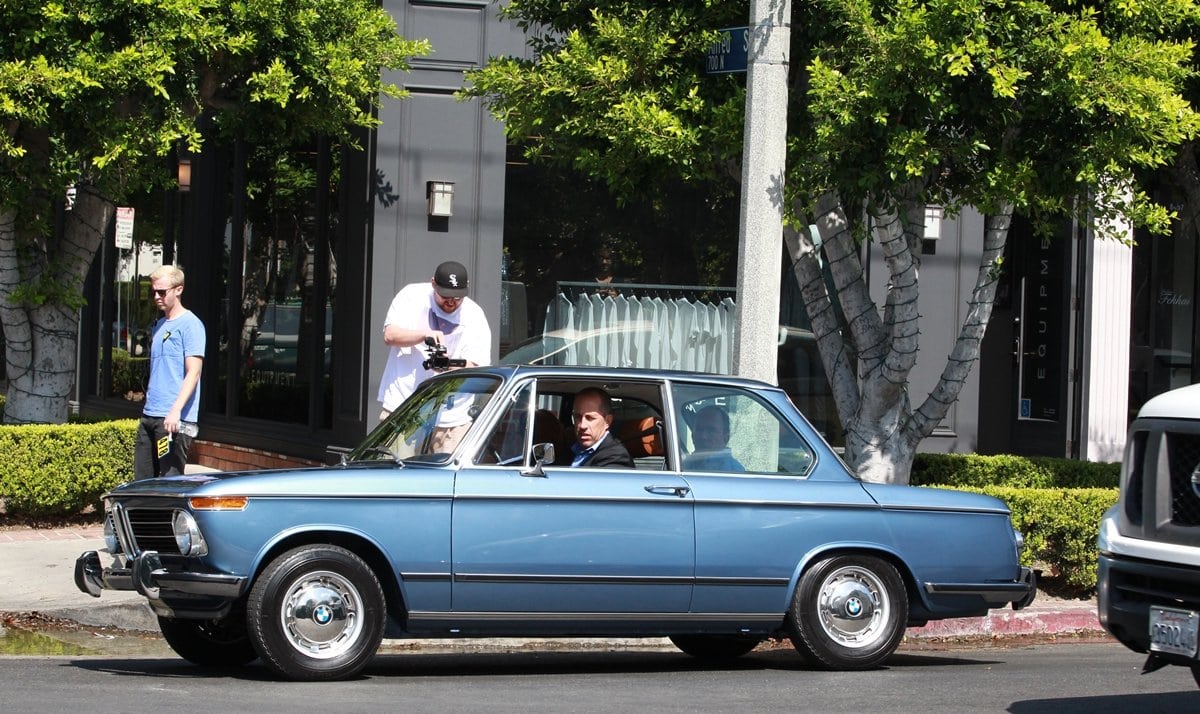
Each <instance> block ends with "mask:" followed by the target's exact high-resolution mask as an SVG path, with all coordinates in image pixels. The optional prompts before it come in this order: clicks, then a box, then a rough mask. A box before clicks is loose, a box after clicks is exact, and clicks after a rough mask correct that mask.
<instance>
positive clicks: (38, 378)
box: [0, 186, 114, 424]
mask: <svg viewBox="0 0 1200 714" xmlns="http://www.w3.org/2000/svg"><path fill="white" fill-rule="evenodd" d="M113 212H114V211H113V204H112V202H111V201H108V200H107V199H104V198H103V197H101V196H100V195H99V194H98V193H96V192H95V190H94V189H92V188H91V187H86V186H81V187H79V188H78V190H77V195H76V199H75V206H74V209H73V210H71V211H69V212H67V213H66V217H65V221H64V227H63V235H62V238H61V240H60V241H57V242H56V241H55V240H54V236H47V235H26V234H24V233H23V232H22V231H21V230H19V229H18V228H17V221H16V215H15V214H14V213H10V212H3V213H0V321H2V322H3V325H4V337H5V343H6V347H7V349H6V367H7V371H8V392H7V397H6V402H5V407H4V421H5V423H7V424H33V423H42V424H61V423H63V422H65V421H66V420H67V415H68V402H69V401H70V399H71V397H72V394H73V391H74V384H75V371H76V351H77V345H78V336H79V307H80V306H81V304H82V299H81V297H80V296H81V295H82V294H83V281H84V278H85V277H86V275H87V270H88V267H89V266H90V265H91V261H92V260H93V258H94V257H95V255H96V251H97V250H98V249H99V248H100V241H101V239H102V238H103V236H104V232H105V230H106V228H107V227H108V223H109V221H111V220H112V217H113ZM43 296H44V297H45V299H41V298H42V297H43Z"/></svg>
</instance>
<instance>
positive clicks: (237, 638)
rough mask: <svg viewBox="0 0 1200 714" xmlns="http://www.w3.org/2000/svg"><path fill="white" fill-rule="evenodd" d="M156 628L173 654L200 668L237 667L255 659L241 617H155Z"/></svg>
mask: <svg viewBox="0 0 1200 714" xmlns="http://www.w3.org/2000/svg"><path fill="white" fill-rule="evenodd" d="M158 629H159V630H161V631H162V636H163V639H164V640H166V641H167V644H168V645H170V646H171V649H173V650H175V654H177V655H179V656H180V657H182V658H184V659H186V660H187V661H188V662H191V663H192V664H197V665H200V666H201V667H238V666H241V665H243V664H246V663H248V662H253V661H254V660H256V659H258V652H257V651H256V650H255V649H254V644H253V643H251V642H250V636H249V634H248V633H247V632H246V620H245V618H244V617H241V616H231V617H226V618H224V619H221V620H180V619H177V618H173V617H159V618H158Z"/></svg>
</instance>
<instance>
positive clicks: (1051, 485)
mask: <svg viewBox="0 0 1200 714" xmlns="http://www.w3.org/2000/svg"><path fill="white" fill-rule="evenodd" d="M1120 475H1121V465H1120V464H1116V463H1112V464H1097V463H1091V462H1087V461H1074V460H1072V459H1056V458H1050V457H1026V456H1012V455H1001V456H980V455H978V454H918V455H917V458H916V459H915V460H914V462H913V470H912V483H913V485H918V486H939V487H946V488H954V489H958V490H961V491H974V492H976V493H986V494H988V495H989V496H995V497H997V498H999V499H1000V500H1002V501H1004V502H1005V503H1006V504H1007V505H1008V507H1009V509H1010V510H1011V511H1012V518H1013V525H1014V526H1015V527H1016V529H1017V530H1019V531H1021V533H1022V534H1023V535H1024V536H1025V552H1024V553H1023V554H1022V557H1021V561H1022V563H1023V564H1024V565H1029V566H1032V567H1035V568H1040V569H1042V571H1043V574H1044V575H1051V576H1055V577H1059V578H1061V579H1062V583H1063V584H1064V585H1065V586H1066V587H1067V589H1068V590H1069V591H1071V592H1072V593H1074V594H1076V595H1080V596H1083V595H1088V594H1090V593H1091V592H1092V591H1093V590H1095V588H1096V558H1097V555H1098V554H1097V552H1096V535H1097V533H1098V531H1099V527H1100V518H1101V517H1102V516H1103V515H1104V512H1105V511H1106V510H1108V509H1109V507H1110V506H1112V505H1114V504H1115V503H1116V502H1117V497H1118V495H1119V491H1118V489H1117V485H1118V482H1119V480H1120Z"/></svg>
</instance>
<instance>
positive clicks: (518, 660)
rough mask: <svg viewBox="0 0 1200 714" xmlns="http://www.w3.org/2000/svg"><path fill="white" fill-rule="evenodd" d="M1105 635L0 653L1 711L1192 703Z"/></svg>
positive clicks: (1082, 708) (1092, 713) (953, 708)
mask: <svg viewBox="0 0 1200 714" xmlns="http://www.w3.org/2000/svg"><path fill="white" fill-rule="evenodd" d="M1141 662H1142V657H1141V656H1140V655H1137V654H1135V653H1132V652H1129V651H1127V650H1125V649H1124V648H1122V647H1121V646H1119V645H1116V644H1111V643H1070V644H1041V645H1031V646H1020V647H1014V648H977V649H949V650H944V651H936V650H919V651H912V650H901V651H900V652H899V653H898V654H897V655H895V656H894V657H893V658H892V659H891V660H890V661H889V662H888V664H887V666H886V667H884V668H882V669H878V670H874V671H870V672H858V673H850V672H821V671H816V670H812V669H809V668H807V667H805V666H804V665H803V664H802V663H801V662H800V660H799V659H798V657H797V656H796V655H795V654H794V653H792V652H789V651H787V650H784V649H779V650H769V651H758V652H755V653H753V654H751V655H750V656H748V657H746V658H743V659H742V660H739V661H738V662H737V663H736V664H734V665H730V666H722V667H714V666H705V665H702V664H700V663H698V662H696V661H695V660H693V659H691V658H689V657H687V656H685V655H683V654H680V653H677V652H669V651H633V652H631V651H621V652H603V651H595V652H551V651H537V652H507V653H505V652H486V653H464V652H451V653H439V654H433V653H411V652H408V653H385V654H381V655H379V656H377V657H376V658H375V660H374V661H373V662H372V663H371V665H370V666H369V667H368V668H367V669H366V671H365V672H364V673H363V675H362V676H361V677H360V678H358V679H356V680H353V681H349V682H333V683H282V682H278V681H275V680H273V679H272V678H271V677H270V676H269V675H268V672H267V671H266V670H265V669H264V668H263V667H262V666H260V665H258V664H254V665H250V666H248V667H245V668H240V669H231V670H216V671H212V670H209V671H205V670H199V669H197V668H195V667H192V666H190V665H187V664H186V663H184V662H182V661H181V660H178V659H174V658H170V657H162V656H157V655H150V656H128V657H124V656H113V655H101V656H65V657H63V656H55V657H0V675H2V676H3V682H4V685H3V695H2V698H3V705H4V709H5V710H6V711H12V712H62V711H117V712H124V711H145V710H147V709H149V708H153V710H155V711H192V712H209V711H211V712H243V711H254V712H255V713H256V714H261V713H263V712H277V711H278V712H295V711H317V710H320V711H337V712H339V713H341V712H369V711H385V710H392V711H395V710H402V711H415V712H426V711H428V712H441V711H455V712H475V711H480V712H483V711H486V712H531V711H555V712H560V711H573V712H624V711H655V712H657V711H712V712H725V711H728V712H757V711H792V712H796V711H803V712H921V713H922V714H927V713H934V712H956V713H957V712H1018V713H1021V714H1041V713H1046V714H1070V713H1072V712H1086V713H1087V714H1104V713H1105V712H1122V713H1124V712H1136V713H1137V714H1153V713H1155V712H1164V713H1170V714H1183V713H1184V712H1196V711H1200V688H1197V686H1196V683H1195V682H1194V680H1193V679H1192V676H1191V674H1190V673H1189V672H1188V671H1186V670H1183V669H1180V668H1168V669H1166V670H1162V671H1159V672H1155V673H1153V674H1148V675H1141V674H1140V673H1139V672H1140V668H1141Z"/></svg>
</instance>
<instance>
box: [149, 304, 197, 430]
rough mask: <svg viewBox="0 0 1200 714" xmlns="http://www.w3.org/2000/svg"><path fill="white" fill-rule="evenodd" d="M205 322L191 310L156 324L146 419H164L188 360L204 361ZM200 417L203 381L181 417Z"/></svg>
mask: <svg viewBox="0 0 1200 714" xmlns="http://www.w3.org/2000/svg"><path fill="white" fill-rule="evenodd" d="M204 340H205V332H204V323H203V322H201V321H200V318H198V317H196V315H195V313H193V312H192V311H191V310H185V311H184V313H183V314H182V315H180V316H179V317H177V318H175V319H173V320H168V319H166V318H165V317H163V318H160V319H159V320H158V322H156V323H154V331H153V334H152V335H151V337H150V385H149V387H147V389H146V405H145V407H143V408H142V413H143V414H145V415H146V416H152V417H165V416H166V415H167V412H169V411H171V406H172V405H173V404H175V398H176V397H178V396H179V390H180V388H181V387H183V377H184V375H185V374H187V367H186V362H187V358H188V357H200V358H201V359H203V358H204ZM199 416H200V382H196V389H194V390H193V391H192V396H191V397H189V398H188V400H187V403H186V404H184V406H183V413H182V414H180V416H179V418H180V419H182V420H183V421H190V422H194V421H196V420H197V418H198V417H199Z"/></svg>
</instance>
